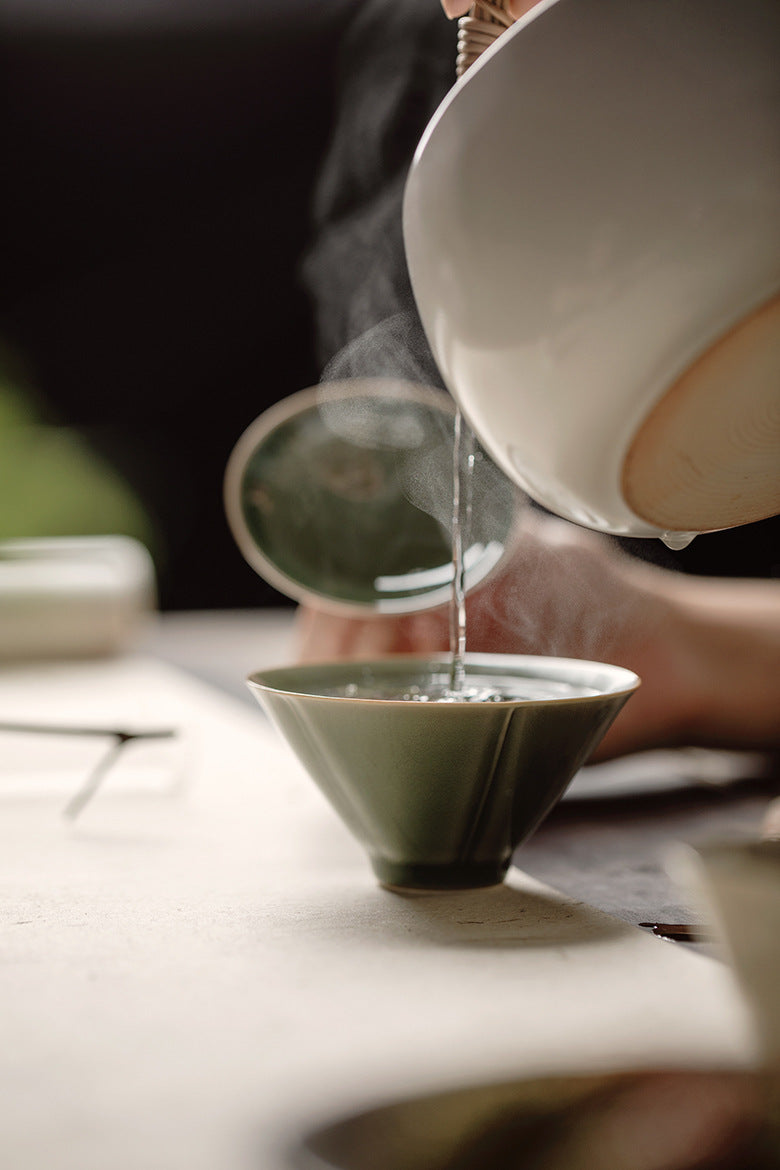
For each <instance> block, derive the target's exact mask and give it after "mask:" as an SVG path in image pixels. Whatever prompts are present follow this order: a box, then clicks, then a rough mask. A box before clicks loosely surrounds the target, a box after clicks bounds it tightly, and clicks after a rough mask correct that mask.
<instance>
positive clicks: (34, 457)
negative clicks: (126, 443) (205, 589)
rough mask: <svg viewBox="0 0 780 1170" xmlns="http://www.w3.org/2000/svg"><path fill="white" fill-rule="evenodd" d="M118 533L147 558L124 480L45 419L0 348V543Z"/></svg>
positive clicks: (139, 511)
mask: <svg viewBox="0 0 780 1170" xmlns="http://www.w3.org/2000/svg"><path fill="white" fill-rule="evenodd" d="M107 534H119V535H123V536H133V537H135V538H136V539H137V540H140V541H141V542H142V543H143V544H144V545H146V547H147V548H148V549H149V550H150V551H151V552H152V554H153V555H154V552H155V549H156V547H157V546H158V540H157V538H156V534H155V532H154V526H153V524H152V522H151V519H150V518H149V516H148V515H147V514H146V512H145V510H144V508H143V506H142V504H141V503H140V501H139V500H138V499H137V498H136V497H135V495H134V494H133V492H132V491H131V490H130V488H129V487H128V486H127V484H126V483H125V482H124V480H123V479H122V478H121V477H120V476H119V475H118V474H117V473H116V472H115V471H114V469H113V468H112V467H110V466H109V465H108V464H107V463H106V462H105V461H104V460H103V459H101V458H100V457H99V456H98V455H97V454H96V453H95V452H94V451H93V450H92V449H91V448H90V446H89V445H88V443H87V442H86V441H85V440H84V439H83V438H82V436H80V435H79V433H78V432H77V431H75V430H74V429H72V428H70V427H65V426H57V425H55V424H53V423H52V422H50V421H49V420H48V419H46V418H45V412H44V410H43V409H42V407H41V404H40V403H38V402H37V400H36V395H35V392H34V390H33V389H32V388H31V387H30V386H29V385H28V384H27V379H26V377H25V375H24V371H23V370H22V369H21V368H20V366H19V364H18V362H17V360H16V359H15V358H14V356H13V355H12V354H10V353H8V351H7V350H6V349H4V348H3V347H2V346H0V540H13V539H23V538H32V537H49V536H97V535H107Z"/></svg>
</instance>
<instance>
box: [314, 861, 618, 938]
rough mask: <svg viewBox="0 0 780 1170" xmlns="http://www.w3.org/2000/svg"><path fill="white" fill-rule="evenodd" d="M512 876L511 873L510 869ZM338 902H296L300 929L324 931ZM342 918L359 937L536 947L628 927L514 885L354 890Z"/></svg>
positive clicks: (342, 903) (612, 934)
mask: <svg viewBox="0 0 780 1170" xmlns="http://www.w3.org/2000/svg"><path fill="white" fill-rule="evenodd" d="M510 879H511V871H510ZM329 913H334V909H333V907H332V906H323V905H322V904H321V903H320V902H319V901H317V902H316V904H310V905H309V906H308V907H306V909H303V910H302V909H301V908H298V909H297V910H296V912H295V920H296V924H297V928H298V929H303V930H305V929H306V920H307V917H310V918H311V929H312V931H315V932H316V931H320V930H322V929H323V922H324V920H326V918H327V916H328V914H329ZM337 913H338V918H339V924H340V927H341V929H344V927H345V925H346V924H347V923H348V931H349V934H350V935H353V936H354V937H355V939H356V941H361V942H365V941H369V942H370V941H371V940H372V939H377V940H381V942H382V944H383V945H384V946H393V945H399V946H403V947H404V948H407V949H408V948H409V947H415V946H417V947H426V946H427V947H430V946H433V947H453V948H469V949H470V948H484V949H486V950H496V949H502V948H503V949H523V948H526V949H530V948H541V947H565V946H573V945H577V944H580V943H592V942H602V941H604V940H605V939H608V938H613V937H617V936H619V935H620V934H621V933H623V932H625V931H627V930H629V929H630V928H629V927H627V926H625V925H623V924H621V923H618V922H614V921H612V920H611V919H609V918H607V917H606V916H605V915H603V914H601V913H599V911H597V910H592V909H591V908H590V907H588V906H584V905H581V904H579V903H576V902H573V903H572V902H566V901H564V900H563V899H559V898H557V897H555V895H553V894H549V895H548V894H545V893H544V892H543V891H536V890H522V889H517V888H514V887H513V886H512V885H500V886H492V887H490V888H488V889H482V890H458V891H447V892H446V893H432V892H425V893H418V892H416V891H409V892H408V893H407V892H405V893H398V892H390V891H388V890H381V889H380V890H378V891H371V892H370V893H367V892H366V890H365V889H362V890H359V891H358V890H356V891H355V892H354V897H353V900H352V901H351V903H350V902H349V901H348V900H347V898H346V897H345V896H344V895H342V896H341V898H340V899H339V905H338V910H337Z"/></svg>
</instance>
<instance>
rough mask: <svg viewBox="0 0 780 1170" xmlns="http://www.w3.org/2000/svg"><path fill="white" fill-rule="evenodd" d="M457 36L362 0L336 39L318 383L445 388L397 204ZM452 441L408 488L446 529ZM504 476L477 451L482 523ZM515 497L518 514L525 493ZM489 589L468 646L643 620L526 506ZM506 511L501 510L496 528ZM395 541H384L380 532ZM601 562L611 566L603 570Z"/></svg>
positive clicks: (521, 643) (322, 212)
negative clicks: (339, 45) (393, 382)
mask: <svg viewBox="0 0 780 1170" xmlns="http://www.w3.org/2000/svg"><path fill="white" fill-rule="evenodd" d="M455 41H456V28H455V27H454V24H451V23H449V22H447V21H446V20H443V19H442V17H441V13H440V10H439V6H438V5H436V4H430V5H427V4H423V3H422V2H421V0H392V3H390V2H388V0H362V2H361V3H360V4H359V5H358V6H357V9H356V16H355V18H354V20H353V25H352V28H351V30H350V33H349V35H348V36H347V38H346V40H345V43H344V52H343V58H342V74H341V84H340V101H339V116H338V121H337V126H336V132H335V135H334V139H333V142H332V144H331V149H330V152H329V154H328V156H327V159H326V162H325V167H324V170H323V174H322V180H321V183H320V188H319V192H318V196H317V200H316V208H315V228H316V237H315V244H314V247H313V248H312V250H311V252H310V254H309V256H308V259H307V261H306V265H305V269H304V277H305V281H306V284H307V286H308V289H309V291H310V293H311V294H312V297H313V301H314V306H315V312H316V319H317V326H318V335H319V345H320V358H321V363H322V365H323V381H325V382H328V381H340V380H344V379H360V378H367V377H368V378H377V377H383V378H387V377H389V378H395V379H401V380H404V381H406V382H412V383H416V384H418V385H428V386H437V387H441V386H442V383H441V378H440V375H439V373H438V370H437V368H436V365H435V362H434V360H433V357H432V354H431V351H430V348H429V346H428V343H427V340H426V338H425V335H424V332H423V329H422V326H421V324H420V319H419V316H418V314H417V311H416V308H415V305H414V300H413V296H412V292H411V286H410V283H409V277H408V273H407V269H406V262H405V258H404V250H403V239H402V230H401V206H402V197H403V188H404V182H405V178H406V173H407V170H408V167H409V164H410V162H411V159H412V156H413V154H414V150H415V147H416V145H417V142H418V140H419V138H420V136H421V134H422V132H423V130H424V128H425V126H426V124H427V122H428V120H429V118H430V116H431V115H432V113H433V111H434V110H435V108H436V106H437V105H438V104H439V102H440V100H441V99H442V98H443V97H444V95H445V94H446V92H447V90H448V89H449V88H450V86H451V85H452V83H453V81H454V61H455V56H456V48H455ZM332 418H333V425H334V427H335V429H336V430H337V431H340V432H342V433H343V431H344V428H347V430H350V428H352V434H353V435H354V434H355V428H356V429H357V431H362V433H363V434H364V436H365V438H366V441H367V442H368V443H369V445H370V444H371V443H373V444H381V442H382V438H381V431H382V427H381V425H379V426H377V424H376V421H375V420H371V419H370V418H369V417H368V416H366V415H364V416H362V417H358V416H357V415H353V416H352V417H351V418H347V417H346V416H345V415H344V414H343V413H342V415H341V416H340V417H339V416H338V412H336V414H335V415H333V416H332ZM451 452H452V438H451V436H448V441H447V442H445V443H442V444H441V445H440V446H439V447H438V448H437V449H436V450H434V451H428V452H427V454H426V457H425V459H424V460H418V461H413V460H409V461H408V467H407V470H406V472H405V483H404V491H405V492H406V494H407V495H408V497H409V499H410V500H412V502H414V503H415V504H416V505H417V506H418V507H420V508H422V509H423V510H424V511H426V512H428V513H429V514H430V515H432V516H433V517H434V518H435V519H436V520H437V521H438V522H439V523H440V524H441V525H442V526H443V527H444V528H446V529H447V530H449V529H450V528H451V523H452V463H451ZM506 490H507V481H506V478H505V477H504V475H503V473H502V472H501V471H499V469H498V468H496V467H495V466H494V465H493V464H492V462H491V461H490V460H489V459H488V458H487V456H486V455H485V454H484V453H483V452H480V455H479V468H478V474H477V475H476V477H475V484H474V497H473V511H474V515H475V517H479V526H480V528H482V529H483V530H485V529H486V530H487V531H488V532H489V531H490V529H491V525H492V518H491V509H492V508H494V507H495V506H496V501H497V500H499V499H500V498H501V497H502V494H503V496H504V500H505V493H506ZM511 490H512V491H513V492H514V493H515V501H516V505H515V506H516V510H517V512H518V514H519V512H520V510H521V508H520V500H521V497H520V493H519V491H517V490H516V489H514V488H512V489H511ZM525 511H526V516H525V520H524V522H523V524H522V526H521V527H519V528H518V530H517V533H516V537H517V539H516V542H515V548H514V552H513V556H512V560H511V564H509V566H508V567H507V557H506V556H505V557H504V560H503V562H502V566H500V567H499V569H498V570H497V573H496V578H495V580H494V582H493V584H492V585H491V584H487V585H485V586H481V587H479V588H478V589H477V590H475V591H474V593H473V594H472V596H471V598H470V600H469V613H470V616H469V623H470V624H469V634H468V637H469V648H471V649H474V650H478V649H486V650H493V651H506V652H528V653H537V654H552V655H560V656H575V657H585V658H588V657H593V658H596V659H599V658H608V657H609V648H610V646H612V645H613V644H614V643H615V642H616V641H618V640H620V639H621V637H622V635H623V633H624V630H625V625H626V622H629V621H630V622H632V623H634V624H635V625H641V624H642V623H643V620H644V619H643V615H642V613H641V612H640V610H639V608H638V606H637V604H636V603H634V602H631V603H628V602H627V601H626V596H627V591H626V589H625V586H624V584H623V583H622V581H621V579H620V574H619V573H617V572H616V573H612V572H611V571H609V570H608V569H606V570H605V560H604V548H605V543H606V542H605V541H603V540H600V539H599V538H596V537H594V536H593V535H592V534H589V533H581V532H580V531H579V530H577V529H576V528H574V526H572V525H568V524H564V523H563V522H560V521H557V520H546V519H544V518H542V517H541V515H540V514H538V513H536V512H535V510H533V509H532V508H531V507H528V508H526V509H525ZM505 520H506V513H505V511H504V521H503V523H504V526H505ZM388 539H392V534H388ZM607 564H608V562H607Z"/></svg>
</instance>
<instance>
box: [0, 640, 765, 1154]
mask: <svg viewBox="0 0 780 1170" xmlns="http://www.w3.org/2000/svg"><path fill="white" fill-rule="evenodd" d="M0 708H2V709H5V710H8V711H11V712H12V713H13V715H14V716H15V717H16V718H22V717H28V718H30V719H39V718H43V717H45V718H46V719H47V720H53V719H54V718H55V717H62V718H63V719H65V718H66V717H67V718H72V717H74V716H75V714H76V712H78V714H79V717H80V718H81V719H83V720H85V721H86V720H90V721H94V720H96V719H112V720H113V719H117V718H121V719H122V721H123V722H131V723H133V722H135V721H138V720H140V719H141V718H143V719H146V718H147V717H148V714H149V711H150V709H152V710H154V711H155V712H157V714H158V717H159V718H165V719H166V720H171V719H175V720H178V721H179V724H180V725H181V726H182V727H183V728H184V735H185V738H186V740H187V742H188V743H189V759H190V764H189V768H188V773H187V776H186V782H185V783H183V784H180V785H179V787H178V789H176V791H175V793H173V792H169V793H168V794H166V795H163V794H162V793H147V794H145V795H142V794H140V793H139V794H138V795H137V796H132V795H129V794H125V795H122V794H120V793H118V792H112V791H111V788H110V783H109V785H108V786H107V788H106V790H105V792H103V793H101V794H100V795H99V796H98V797H97V798H96V800H95V802H94V803H93V804H92V805H91V806H89V807H88V808H87V810H86V811H85V813H84V815H83V817H82V819H81V820H80V821H79V822H77V823H76V825H75V826H71V825H68V824H66V823H64V822H63V821H62V820H61V818H60V817H59V813H58V810H59V806H60V803H61V801H60V799H59V797H57V798H56V799H54V798H47V797H46V796H45V795H38V796H36V797H34V798H33V797H31V798H30V799H26V800H19V799H18V798H16V799H13V800H11V799H9V798H7V799H5V800H4V801H3V802H2V810H1V815H0V886H1V887H2V890H3V911H4V912H3V920H4V924H3V930H2V950H3V961H2V964H0V1003H1V1004H2V1022H1V1023H0V1032H1V1034H2V1042H1V1043H0V1153H1V1154H2V1162H3V1164H4V1165H7V1166H12V1167H24V1168H25V1170H98V1168H99V1170H131V1168H132V1170H158V1168H159V1170H180V1168H181V1170H185V1168H186V1170H200V1168H206V1167H208V1168H210V1170H215V1168H219V1170H233V1168H234V1167H239V1168H243V1167H254V1168H256V1170H281V1167H283V1166H284V1165H285V1161H284V1157H283V1151H284V1150H285V1148H286V1147H287V1145H288V1143H289V1141H290V1139H291V1137H292V1136H294V1135H295V1134H296V1133H298V1132H299V1131H300V1129H301V1128H303V1127H305V1126H306V1125H307V1124H309V1123H310V1122H312V1121H316V1120H319V1119H321V1118H323V1117H326V1116H329V1115H330V1113H331V1112H333V1111H335V1112H341V1111H344V1110H350V1109H352V1108H356V1107H358V1106H361V1105H364V1104H367V1103H369V1102H375V1101H380V1100H384V1099H385V1098H386V1097H387V1096H390V1095H393V1094H397V1093H399V1092H404V1093H405V1092H409V1091H413V1090H415V1089H428V1088H434V1087H445V1086H447V1085H454V1084H459V1083H462V1082H466V1081H470V1080H472V1079H474V1078H477V1077H494V1076H497V1075H504V1074H509V1075H522V1074H524V1073H526V1072H527V1073H534V1072H537V1071H542V1070H545V1071H546V1070H564V1069H589V1068H604V1067H615V1066H621V1067H622V1066H627V1065H651V1064H655V1063H658V1062H663V1063H667V1062H671V1063H673V1064H699V1063H702V1064H711V1063H721V1062H725V1063H729V1064H730V1063H732V1062H734V1063H742V1062H746V1061H749V1060H750V1058H751V1053H752V1045H751V1040H750V1032H749V1028H748V1026H747V1021H746V1018H745V1015H744V1012H743V1008H742V1004H741V1001H740V999H739V998H738V995H737V992H736V990H735V985H734V983H733V981H732V978H731V976H730V974H729V972H728V971H727V970H726V969H725V968H724V967H723V966H721V965H720V964H718V963H715V962H713V961H711V960H709V959H706V958H703V957H701V956H695V955H692V954H690V953H688V952H686V951H684V950H682V949H679V948H677V947H675V946H672V945H670V944H668V943H664V942H661V941H659V940H658V939H654V938H652V937H649V936H647V935H645V934H643V933H642V932H640V931H639V930H638V929H634V928H631V927H628V926H626V925H624V924H621V923H618V922H616V921H615V920H613V919H610V918H608V917H607V916H605V915H603V914H600V913H598V912H596V911H592V910H590V909H588V908H587V907H585V906H583V905H580V904H577V903H573V902H570V901H567V900H566V899H564V898H562V897H559V896H558V895H556V894H555V893H553V892H552V891H550V890H547V889H545V888H542V887H540V886H539V885H538V884H536V883H534V882H532V881H531V880H530V879H527V878H525V877H524V876H523V875H522V874H520V873H518V872H517V871H513V873H512V877H511V881H510V882H509V883H508V884H507V885H506V886H505V887H503V888H499V889H496V890H492V891H486V892H484V891H483V892H478V893H468V894H463V895H461V894H457V895H447V896H425V897H417V898H401V897H398V896H397V895H393V894H390V893H388V892H386V891H383V890H381V889H379V888H378V887H377V886H376V885H375V883H374V880H373V878H372V876H371V873H370V871H369V867H368V864H367V862H366V860H365V858H364V857H363V855H362V853H361V852H360V850H359V849H358V847H357V846H356V845H355V844H354V843H353V842H352V841H351V839H350V838H349V837H348V836H347V834H346V831H345V830H343V829H342V827H341V826H340V824H339V822H338V821H337V820H336V818H335V816H334V815H333V814H332V813H331V811H330V809H329V808H328V807H327V806H326V805H325V802H324V800H323V798H321V797H320V796H319V794H318V792H317V791H316V789H315V788H314V786H313V785H312V783H311V782H310V781H309V779H308V778H307V777H306V776H305V775H304V774H303V773H302V771H301V769H300V768H299V766H298V765H297V764H296V763H295V762H294V761H293V759H292V757H291V755H290V754H289V752H288V751H287V749H286V748H285V747H284V746H283V744H282V743H281V742H280V740H279V739H278V738H277V736H276V734H275V733H274V732H273V730H272V729H271V727H270V726H269V725H268V724H267V723H266V722H265V720H264V719H263V717H262V715H261V714H260V713H259V712H257V713H255V712H253V711H252V710H251V709H249V708H246V709H245V708H244V707H243V706H242V705H241V704H239V703H237V702H235V701H234V700H232V699H230V698H227V697H223V696H220V695H218V694H216V693H215V692H213V691H211V690H210V689H208V688H206V687H205V686H202V685H201V684H199V683H197V682H195V681H193V680H191V679H187V678H185V677H184V676H182V675H180V674H179V673H177V672H175V671H173V670H171V669H169V668H167V667H164V666H162V665H160V664H156V663H154V662H151V661H147V660H145V659H129V660H119V661H116V662H113V663H103V664H82V665H78V666H75V665H74V666H72V667H65V666H60V667H52V668H46V667H38V668H28V669H25V670H19V671H14V670H6V671H5V672H4V673H2V674H0ZM3 742H5V741H3ZM2 759H3V757H2V751H1V745H0V767H2ZM16 766H17V768H18V766H19V765H18V761H17V765H16Z"/></svg>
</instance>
